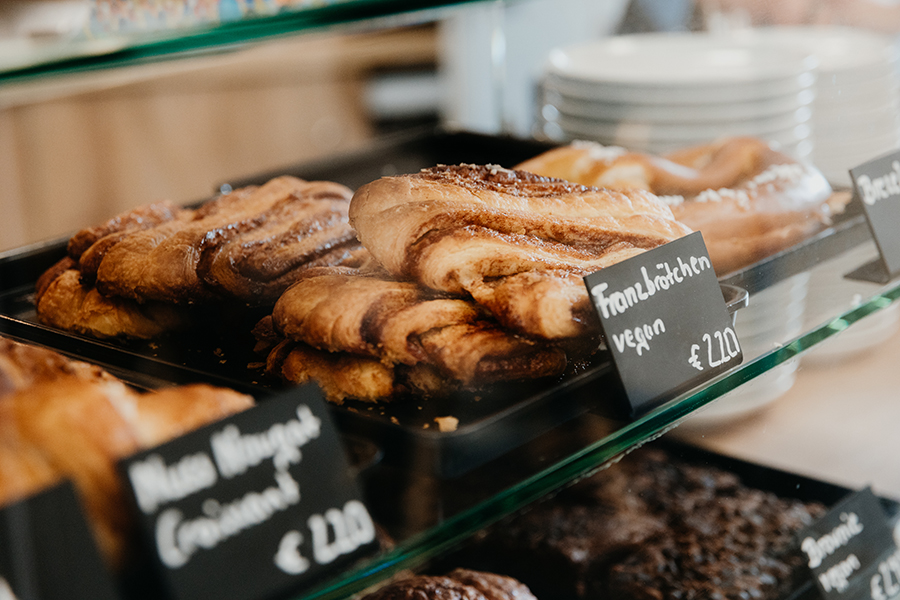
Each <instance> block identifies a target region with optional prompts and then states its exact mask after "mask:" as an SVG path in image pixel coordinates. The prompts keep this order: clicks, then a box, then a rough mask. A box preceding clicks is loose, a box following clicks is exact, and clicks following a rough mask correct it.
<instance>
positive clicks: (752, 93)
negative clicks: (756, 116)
mask: <svg viewBox="0 0 900 600" xmlns="http://www.w3.org/2000/svg"><path fill="white" fill-rule="evenodd" d="M815 80H816V78H815V74H814V73H813V72H812V71H808V72H805V73H802V74H800V75H794V76H791V77H786V78H783V79H772V80H766V81H749V82H740V83H731V84H729V83H727V82H720V83H711V84H707V85H702V86H701V85H697V86H694V87H671V88H666V87H664V86H656V87H651V86H644V85H629V84H624V83H595V82H588V81H578V80H572V79H563V78H560V77H557V76H555V75H553V74H547V75H546V76H545V77H544V85H545V86H546V87H548V88H550V89H554V90H556V91H558V92H560V93H562V94H565V95H567V96H571V97H573V98H584V99H587V100H595V101H601V102H621V103H635V104H645V105H662V106H670V105H672V104H710V103H724V102H748V101H754V100H760V99H770V98H783V97H784V96H787V95H790V94H797V93H800V92H802V91H803V90H808V89H811V88H812V87H813V85H814V84H815Z"/></svg>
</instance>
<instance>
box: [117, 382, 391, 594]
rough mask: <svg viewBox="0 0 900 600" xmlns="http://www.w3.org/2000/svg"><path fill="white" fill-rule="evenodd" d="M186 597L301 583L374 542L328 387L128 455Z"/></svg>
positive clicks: (159, 553) (172, 583)
mask: <svg viewBox="0 0 900 600" xmlns="http://www.w3.org/2000/svg"><path fill="white" fill-rule="evenodd" d="M119 468H120V470H121V472H122V474H123V477H124V478H125V479H126V480H127V481H128V483H129V487H130V491H131V493H132V495H133V498H134V501H135V504H136V507H137V510H138V512H139V514H140V517H141V523H142V528H143V531H144V533H145V537H146V539H147V540H148V543H149V544H150V550H151V553H152V554H153V555H154V556H156V558H157V559H158V564H159V568H160V572H161V574H162V578H163V580H164V581H165V583H166V584H167V587H168V588H169V590H170V592H171V594H172V595H173V596H174V597H176V598H179V599H184V600H187V599H195V598H215V599H216V600H238V599H240V600H258V599H262V598H269V597H271V596H273V595H276V594H281V593H284V592H287V591H292V590H297V589H300V588H302V587H303V586H304V585H308V584H309V583H311V582H312V581H315V580H316V579H317V578H319V577H321V576H322V575H323V574H327V573H329V572H330V571H332V570H340V569H341V567H342V565H346V563H347V562H348V561H350V560H352V559H353V558H355V557H358V555H359V554H360V552H364V551H365V550H366V549H368V548H371V547H372V544H373V542H374V540H375V528H374V524H373V522H372V520H371V518H370V516H369V513H368V511H367V510H366V507H365V505H364V504H363V503H362V502H361V501H360V493H359V489H358V487H357V485H356V482H355V480H354V479H353V478H352V477H351V475H350V471H349V469H348V464H347V460H346V457H345V455H344V450H343V447H342V445H341V442H340V439H339V438H338V436H337V434H336V432H335V429H334V426H333V424H332V423H331V420H330V417H329V414H328V410H327V408H326V406H325V401H324V400H323V398H322V394H321V392H320V391H319V390H318V389H317V388H315V387H314V386H303V387H300V388H297V389H294V390H291V391H290V392H287V393H285V394H282V395H279V396H277V397H274V398H269V399H266V400H264V401H261V402H260V403H259V404H258V405H257V406H255V407H253V408H251V409H250V410H247V411H245V412H243V413H240V414H237V415H234V416H232V417H230V418H228V419H225V420H223V421H221V422H219V423H215V424H213V425H210V426H207V427H204V428H202V429H199V430H197V431H194V432H192V433H190V434H188V435H185V436H183V437H181V438H178V439H176V440H174V441H172V442H169V443H167V444H164V445H162V446H159V447H157V448H154V449H152V450H149V451H146V452H142V453H140V454H138V455H136V456H133V457H130V458H129V459H127V460H125V461H123V462H122V463H120V465H119Z"/></svg>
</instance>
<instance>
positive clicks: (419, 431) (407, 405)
mask: <svg viewBox="0 0 900 600" xmlns="http://www.w3.org/2000/svg"><path fill="white" fill-rule="evenodd" d="M552 146H553V144H550V143H548V142H541V141H537V140H530V139H518V138H512V137H506V136H491V135H483V134H477V133H471V132H454V131H446V130H443V129H433V128H428V129H426V130H417V131H415V132H408V133H403V134H397V135H394V136H391V137H387V138H385V139H383V140H380V141H378V142H376V143H375V144H373V145H371V146H369V147H367V148H365V149H363V150H360V151H357V152H354V153H349V154H344V155H341V156H337V157H334V158H331V159H328V160H324V161H319V162H314V163H304V164H302V165H294V166H288V167H284V168H281V169H278V170H275V171H272V172H270V173H261V174H256V175H253V176H250V177H244V178H236V179H234V180H231V181H229V182H227V183H222V184H220V185H219V186H218V188H220V189H228V188H229V187H232V188H237V187H240V186H243V185H248V184H253V183H262V182H265V181H267V180H268V179H270V178H271V177H274V176H277V175H281V174H286V173H287V174H292V175H296V176H299V177H302V178H304V179H310V180H313V179H325V180H331V181H337V182H340V183H343V184H345V185H347V186H349V187H351V188H354V189H355V188H357V187H359V186H360V185H362V184H364V183H367V182H369V181H372V180H374V179H377V178H379V177H381V176H384V175H389V174H395V173H406V172H416V171H418V170H419V169H421V168H424V167H428V166H433V165H435V164H455V163H461V162H468V163H481V164H488V163H490V164H499V165H501V166H513V165H515V164H517V163H519V162H521V161H523V160H525V159H527V158H530V157H532V156H535V155H536V154H539V153H541V152H543V151H545V150H547V149H548V148H550V147H552ZM866 239H868V228H867V227H866V225H865V220H864V218H863V217H862V215H861V214H860V215H858V218H857V216H856V215H847V218H844V219H842V220H840V221H839V222H837V223H836V224H835V225H834V226H833V227H831V228H829V229H827V230H825V231H822V232H820V233H819V234H818V235H817V236H814V237H813V238H810V239H809V240H807V241H805V242H803V243H802V244H799V245H798V246H797V247H795V248H793V249H791V250H788V251H785V252H782V253H780V254H779V255H776V256H774V257H770V258H768V259H766V260H765V261H762V262H761V263H759V264H758V265H754V266H753V267H749V268H747V269H744V270H742V271H740V272H738V273H734V274H730V275H729V276H727V277H724V278H721V280H720V281H721V282H722V283H723V284H732V285H737V286H738V287H743V288H745V289H747V290H748V291H750V293H751V294H752V293H754V292H756V291H759V290H760V289H764V288H765V287H768V286H769V285H772V284H774V283H776V282H777V281H780V280H781V279H784V278H786V277H789V276H790V275H793V274H795V273H799V272H802V271H805V270H806V269H808V268H809V267H811V266H812V265H814V264H815V263H816V261H818V260H824V259H826V258H830V257H832V256H836V255H838V254H840V253H841V252H843V251H844V250H846V249H849V248H852V247H854V246H855V245H857V244H859V243H862V242H863V241H865V240H866ZM65 244H66V240H56V241H52V242H47V243H43V244H38V245H34V246H29V247H25V248H21V249H17V250H14V251H10V252H5V253H0V334H2V335H6V336H8V337H12V338H15V339H19V340H22V341H27V342H31V343H36V344H39V345H43V346H47V347H50V348H53V349H56V350H58V351H60V352H62V353H63V354H66V355H69V356H72V357H75V358H81V359H84V360H88V361H91V362H94V363H97V364H99V365H101V366H103V367H105V368H107V369H108V370H109V371H111V372H112V373H114V374H116V375H117V376H119V377H121V378H122V379H124V380H125V381H128V382H130V383H132V384H134V385H137V386H141V387H145V388H158V387H161V386H164V385H171V384H185V383H191V382H207V383H212V384H216V385H224V386H228V387H232V388H234V389H238V390H240V391H244V392H247V393H251V394H253V395H255V396H257V397H262V396H265V395H266V394H267V393H270V392H272V391H274V390H275V389H277V388H278V387H279V385H280V384H278V383H275V382H270V381H266V380H265V378H263V377H262V373H261V367H262V362H263V361H264V360H265V356H264V355H257V354H254V353H253V352H252V348H253V345H254V340H253V338H252V336H251V334H250V331H251V329H252V327H253V325H254V324H255V322H256V320H258V318H260V317H262V316H263V315H264V314H265V313H264V312H250V313H248V312H247V311H244V312H240V311H239V312H236V313H235V312H229V311H228V310H223V311H222V312H217V313H210V311H208V310H204V311H203V312H198V314H197V319H198V326H197V328H196V329H195V330H192V331H189V332H187V333H182V334H177V335H176V334H173V335H168V336H165V337H163V338H160V339H158V340H154V341H153V342H141V341H128V340H111V341H99V340H95V339H92V338H88V337H85V336H81V335H77V334H72V333H68V332H64V331H60V330H57V329H54V328H51V327H47V326H44V325H42V324H40V323H38V322H37V319H36V316H35V312H34V305H33V291H34V285H35V282H36V280H37V278H38V277H39V276H40V275H41V273H43V271H44V270H46V269H47V268H48V267H50V266H51V265H53V264H54V263H55V262H56V261H57V260H59V259H60V258H62V257H63V256H64V255H65ZM738 307H739V304H738V303H735V304H734V305H733V310H735V309H736V308H738ZM218 322H226V323H228V324H229V325H228V326H227V327H221V326H217V325H218V324H219V323H218ZM226 331H227V333H224V332H226ZM621 401H622V399H621V394H620V392H619V386H618V384H617V382H616V381H615V376H614V371H613V369H612V367H611V364H610V363H609V360H608V358H607V355H606V354H605V353H602V352H601V353H598V355H597V356H596V357H595V359H594V361H593V362H592V363H591V364H589V365H582V366H581V367H579V369H578V370H577V371H576V370H574V369H573V370H572V371H571V372H569V373H566V374H565V375H564V376H563V377H561V378H551V379H544V380H539V381H529V382H513V383H509V384H503V385H495V386H491V387H490V388H488V389H485V390H480V391H478V392H460V393H457V394H454V395H452V396H451V397H449V398H441V399H433V400H429V401H424V400H420V399H415V398H410V399H406V400H402V401H398V402H393V403H390V404H383V405H381V404H380V405H373V404H367V403H360V402H347V403H345V404H344V405H342V406H339V407H333V414H334V416H335V419H336V421H337V424H338V426H339V428H340V429H341V430H342V431H344V432H346V433H348V434H351V435H355V436H359V437H363V438H365V439H368V440H371V441H373V442H374V443H376V444H378V445H379V446H380V447H381V448H382V450H383V451H384V461H385V462H388V463H391V464H399V465H403V466H409V467H412V468H414V469H416V470H421V471H424V472H425V473H428V474H431V475H436V476H439V477H455V476H458V475H460V474H462V473H464V472H466V471H468V470H471V469H473V468H475V467H477V466H479V465H481V464H483V463H485V462H487V461H489V460H491V459H493V458H495V457H497V456H499V455H501V454H503V453H505V452H507V451H509V450H510V449H511V448H515V447H517V446H519V445H521V444H524V443H525V442H527V441H529V440H531V439H534V438H535V437H537V436H539V435H540V434H541V433H542V432H545V431H547V430H549V429H550V428H552V427H554V426H556V425H559V424H560V423H562V422H564V421H566V420H569V419H571V418H573V417H574V416H576V415H579V414H583V413H584V412H585V411H587V410H588V409H591V410H592V411H596V410H597V407H598V406H603V407H608V408H610V409H611V410H612V411H613V413H614V414H615V412H616V410H617V407H618V405H619V403H621ZM447 416H452V417H455V418H457V419H458V426H457V428H456V430H455V431H452V432H440V431H438V428H437V423H436V422H435V421H434V419H435V418H436V417H447Z"/></svg>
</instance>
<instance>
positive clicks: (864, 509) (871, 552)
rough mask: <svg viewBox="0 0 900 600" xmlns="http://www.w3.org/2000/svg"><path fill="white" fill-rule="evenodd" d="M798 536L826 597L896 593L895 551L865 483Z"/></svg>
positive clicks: (879, 599)
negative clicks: (860, 488) (863, 486)
mask: <svg viewBox="0 0 900 600" xmlns="http://www.w3.org/2000/svg"><path fill="white" fill-rule="evenodd" d="M799 540H800V550H801V551H802V552H803V554H804V556H805V558H806V561H807V565H808V566H809V568H810V570H811V571H812V574H813V578H814V580H815V582H816V586H817V587H818V588H819V592H820V593H821V594H822V597H823V598H825V599H826V600H862V599H866V600H888V598H893V597H895V596H896V595H897V594H900V552H898V550H897V547H896V545H895V543H894V538H893V532H892V530H891V528H890V527H888V525H887V520H886V519H885V515H884V512H883V511H882V509H881V504H880V503H879V501H878V499H877V498H876V497H875V496H874V495H873V494H872V491H871V490H870V489H868V488H867V489H864V490H861V491H859V492H856V493H853V494H851V495H849V496H847V497H846V498H844V499H843V500H842V501H841V502H839V503H838V504H836V505H835V506H834V507H833V508H832V509H831V510H830V511H828V514H826V515H825V516H824V517H822V518H821V519H819V520H818V521H816V522H815V523H813V524H812V525H810V526H809V527H807V528H805V529H804V530H803V531H802V532H801V533H800V537H799Z"/></svg>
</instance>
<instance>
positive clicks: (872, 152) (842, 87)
mask: <svg viewBox="0 0 900 600" xmlns="http://www.w3.org/2000/svg"><path fill="white" fill-rule="evenodd" d="M748 34H752V35H754V36H756V37H758V38H760V39H762V40H764V41H765V40H771V41H772V42H773V43H776V44H784V43H791V42H792V43H795V44H797V46H798V47H799V48H800V49H801V51H806V52H810V53H811V54H813V55H814V56H815V57H816V59H817V62H818V64H819V67H818V77H817V79H816V100H815V106H814V110H813V119H812V122H811V125H812V130H813V136H814V137H815V140H816V151H815V163H816V166H818V167H819V169H821V170H822V172H823V173H825V176H826V177H827V178H828V179H829V181H831V182H832V183H837V184H843V185H848V186H849V185H850V176H849V174H848V172H847V171H848V170H849V169H851V168H853V167H855V166H857V165H859V164H861V163H864V162H866V161H868V160H871V159H873V158H876V157H878V156H881V155H882V154H885V153H887V152H890V151H891V150H894V149H896V148H898V147H900V85H898V80H897V52H896V46H895V45H894V44H893V40H892V39H891V38H889V37H887V36H884V35H881V34H878V33H874V32H871V31H865V30H860V29H851V28H847V27H834V26H816V27H775V28H763V29H759V30H755V31H750V32H748Z"/></svg>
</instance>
